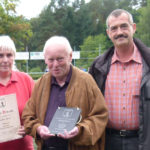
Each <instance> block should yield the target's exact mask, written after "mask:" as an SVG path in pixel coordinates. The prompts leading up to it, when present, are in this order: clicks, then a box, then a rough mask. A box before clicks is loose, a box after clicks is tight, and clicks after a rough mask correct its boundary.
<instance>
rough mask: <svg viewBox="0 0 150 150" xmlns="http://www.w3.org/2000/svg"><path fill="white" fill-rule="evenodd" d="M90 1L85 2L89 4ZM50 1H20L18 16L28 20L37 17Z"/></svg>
mask: <svg viewBox="0 0 150 150" xmlns="http://www.w3.org/2000/svg"><path fill="white" fill-rule="evenodd" d="M89 1H90V0H86V2H89ZM49 3H50V0H20V2H19V3H18V6H17V8H16V10H17V13H18V15H23V16H25V17H26V18H28V19H30V18H33V17H37V16H38V15H39V14H40V12H41V11H42V10H43V8H44V7H45V6H47V5H48V4H49Z"/></svg>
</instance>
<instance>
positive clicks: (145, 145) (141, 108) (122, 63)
mask: <svg viewBox="0 0 150 150" xmlns="http://www.w3.org/2000/svg"><path fill="white" fill-rule="evenodd" d="M106 25H107V34H108V36H109V38H110V39H111V40H112V42H113V44H114V46H113V47H111V48H109V49H108V50H107V51H106V52H105V53H104V54H103V55H101V56H99V57H97V58H96V60H95V61H94V62H93V64H92V66H91V67H90V71H89V72H90V73H91V74H92V76H93V77H94V79H95V81H96V82H97V84H98V86H99V88H100V89H101V91H102V93H103V94H104V97H105V101H106V104H107V106H108V109H109V121H108V124H107V128H106V144H105V145H106V147H105V150H149V147H150V128H149V124H150V94H149V93H150V59H149V58H150V49H149V48H148V47H146V46H145V45H144V44H143V43H142V42H141V41H140V40H138V39H136V38H133V35H134V33H135V31H136V24H135V23H134V22H133V18H132V15H131V14H130V13H129V12H127V11H125V10H122V9H116V10H114V11H113V12H111V13H110V15H109V16H108V18H107V20H106Z"/></svg>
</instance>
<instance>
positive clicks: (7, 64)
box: [0, 49, 15, 73]
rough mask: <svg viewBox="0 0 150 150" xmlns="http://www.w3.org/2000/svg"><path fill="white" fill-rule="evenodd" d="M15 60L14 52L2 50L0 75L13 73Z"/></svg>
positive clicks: (0, 54) (0, 53)
mask: <svg viewBox="0 0 150 150" xmlns="http://www.w3.org/2000/svg"><path fill="white" fill-rule="evenodd" d="M14 59H15V56H14V53H13V51H10V50H1V49H0V73H11V70H12V67H13V63H14Z"/></svg>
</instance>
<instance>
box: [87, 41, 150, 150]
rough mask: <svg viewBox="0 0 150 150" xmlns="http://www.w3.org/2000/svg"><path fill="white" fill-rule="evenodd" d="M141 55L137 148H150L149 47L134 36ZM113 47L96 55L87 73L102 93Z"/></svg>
mask: <svg viewBox="0 0 150 150" xmlns="http://www.w3.org/2000/svg"><path fill="white" fill-rule="evenodd" d="M134 43H135V45H136V46H137V48H138V50H139V52H140V53H141V56H142V62H143V68H142V81H141V89H140V105H139V121H140V127H139V150H149V149H150V48H148V47H146V46H145V45H144V44H143V43H142V42H141V41H140V40H138V39H135V38H134ZM113 53H114V47H111V48H110V49H108V50H107V51H106V52H105V53H104V54H103V55H101V56H98V57H97V58H96V59H95V61H94V62H93V64H92V65H91V67H90V70H89V73H90V74H91V75H92V76H93V78H94V79H95V81H96V82H97V84H98V86H99V88H100V89H101V91H102V93H103V94H104V91H105V81H106V78H107V74H108V72H109V69H110V64H111V59H112V55H113Z"/></svg>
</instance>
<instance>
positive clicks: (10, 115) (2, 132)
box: [0, 94, 22, 143]
mask: <svg viewBox="0 0 150 150" xmlns="http://www.w3.org/2000/svg"><path fill="white" fill-rule="evenodd" d="M19 128H20V117H19V112H18V105H17V100H16V94H10V95H3V96H0V143H2V142H6V141H11V140H15V139H19V138H22V136H21V135H18V134H17V132H18V129H19Z"/></svg>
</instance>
